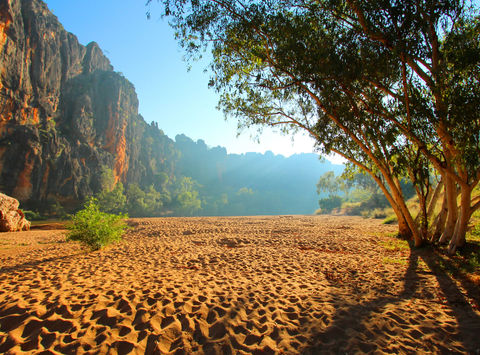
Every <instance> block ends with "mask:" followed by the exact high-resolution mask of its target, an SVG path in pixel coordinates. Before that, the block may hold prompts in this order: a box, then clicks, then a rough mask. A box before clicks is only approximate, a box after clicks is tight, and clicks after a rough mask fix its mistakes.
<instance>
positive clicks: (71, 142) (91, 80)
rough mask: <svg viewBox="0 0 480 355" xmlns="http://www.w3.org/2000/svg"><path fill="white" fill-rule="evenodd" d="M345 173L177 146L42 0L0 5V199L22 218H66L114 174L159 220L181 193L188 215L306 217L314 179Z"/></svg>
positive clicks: (309, 162) (301, 160)
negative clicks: (151, 200)
mask: <svg viewBox="0 0 480 355" xmlns="http://www.w3.org/2000/svg"><path fill="white" fill-rule="evenodd" d="M341 169H342V166H339V165H332V164H330V163H329V162H324V163H320V162H319V161H318V156H316V155H314V154H300V155H294V156H292V157H289V158H285V157H283V156H278V155H273V154H271V153H268V152H267V153H266V154H257V153H248V154H243V155H234V154H227V153H226V150H225V149H224V148H220V147H216V148H208V147H207V145H206V144H205V142H203V141H201V140H200V141H197V142H194V141H192V140H191V139H189V138H188V137H186V136H184V135H180V136H177V137H176V138H175V141H173V140H172V139H170V138H169V137H167V136H166V135H165V134H164V133H163V132H162V131H161V129H160V128H159V127H158V124H156V123H152V124H147V123H146V122H145V120H144V119H143V117H142V116H141V115H139V114H138V99H137V95H136V93H135V88H134V86H133V85H132V84H131V83H130V82H129V81H128V80H127V79H126V78H124V77H123V76H122V75H121V74H119V73H116V72H114V71H113V68H112V66H111V64H110V62H109V60H108V58H106V57H105V55H104V54H103V52H102V51H101V49H100V48H99V47H98V45H97V44H96V43H94V42H92V43H90V44H88V45H87V46H83V45H81V44H80V43H79V42H78V40H77V38H76V37H75V35H73V34H71V33H68V32H66V31H65V30H64V29H63V26H62V25H61V24H60V23H59V21H58V19H57V18H56V16H54V15H53V14H52V13H51V12H50V11H49V9H48V7H47V6H46V5H45V4H44V3H43V2H42V1H40V0H10V1H3V2H2V3H1V5H0V191H1V192H3V193H6V194H7V195H10V196H13V197H15V198H17V199H19V200H20V201H21V202H22V206H24V207H26V208H28V209H32V210H38V211H42V210H46V209H49V208H50V207H51V206H53V205H56V206H57V207H58V206H59V205H60V207H61V208H63V209H65V210H67V211H73V210H75V209H76V208H78V207H79V206H80V205H81V203H82V202H83V201H84V200H85V198H87V197H88V196H91V195H93V194H98V193H99V192H100V191H101V190H102V189H104V188H105V186H107V185H105V181H104V180H105V176H106V175H108V173H110V175H111V176H112V180H113V185H112V186H110V185H108V186H109V188H112V187H114V186H115V185H118V183H122V184H123V187H124V192H125V193H126V195H127V197H128V196H129V195H128V193H127V192H128V191H129V187H130V186H133V185H134V186H135V187H138V188H139V189H141V190H142V191H147V190H149V189H150V190H151V191H153V190H155V191H160V192H161V193H162V194H163V195H162V196H163V197H162V198H163V200H161V201H160V202H161V203H160V202H159V203H158V206H161V207H158V208H157V209H158V211H157V212H158V213H157V214H158V215H165V214H183V213H182V211H187V209H183V210H182V209H181V208H180V207H179V206H181V205H182V203H184V202H185V201H184V200H182V199H185V198H186V197H185V196H186V195H185V191H187V190H188V191H189V193H190V192H192V193H190V195H189V196H190V197H189V198H193V199H197V200H198V201H199V204H195V206H196V207H195V208H194V209H188V211H189V212H188V214H205V215H232V214H296V213H302V214H303V213H312V212H313V211H314V210H315V208H316V206H317V199H318V197H317V195H316V192H315V183H316V182H317V180H318V178H319V177H320V175H321V174H322V173H323V172H325V171H328V170H335V171H336V172H337V173H338V172H339V171H341ZM185 178H189V179H185ZM186 182H188V187H187V186H186ZM152 189H153V190H152ZM193 192H194V193H193ZM145 201H146V200H145ZM182 201H183V202H182ZM145 203H146V202H145ZM160 210H161V211H160Z"/></svg>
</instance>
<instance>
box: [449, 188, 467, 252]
mask: <svg viewBox="0 0 480 355" xmlns="http://www.w3.org/2000/svg"><path fill="white" fill-rule="evenodd" d="M471 199H472V188H471V187H470V186H468V185H466V186H462V188H461V203H460V216H459V218H458V220H457V223H456V225H455V232H454V234H453V237H452V239H451V240H450V245H449V246H448V253H449V254H450V255H453V254H455V251H456V250H457V248H461V247H463V246H464V245H465V242H466V240H465V235H466V234H467V227H468V222H469V221H470V216H471V207H470V202H471Z"/></svg>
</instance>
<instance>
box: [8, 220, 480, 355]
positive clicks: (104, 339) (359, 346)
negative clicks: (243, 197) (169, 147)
mask: <svg viewBox="0 0 480 355" xmlns="http://www.w3.org/2000/svg"><path fill="white" fill-rule="evenodd" d="M132 224H133V225H134V228H133V229H132V230H130V231H129V232H128V234H127V236H126V237H125V240H124V242H122V243H119V244H116V245H114V246H112V247H109V248H107V249H105V250H101V251H97V252H92V253H85V252H84V251H82V250H81V249H80V247H79V246H78V244H75V243H70V242H69V243H65V242H63V240H64V232H62V231H56V230H55V231H43V230H40V231H31V232H22V233H16V234H15V235H5V234H2V235H0V239H1V240H3V241H4V243H5V244H0V246H2V245H8V246H11V247H6V248H2V249H0V267H1V270H0V352H7V353H12V354H13V353H22V352H27V353H28V352H32V353H34V352H37V351H39V350H40V351H42V350H49V351H52V352H57V353H92V354H93V353H109V352H110V353H119V354H128V353H148V354H154V353H158V354H160V353H162V354H190V353H199V354H201V353H206V354H229V353H232V354H251V353H254V354H255V353H258V354H278V353H284V354H297V353H311V354H317V353H339V352H342V353H355V352H373V351H379V352H390V353H413V352H420V353H425V352H433V353H465V352H471V353H474V352H475V351H476V350H477V348H478V349H480V345H479V342H478V329H480V314H479V313H478V311H477V310H476V308H475V306H474V305H475V304H476V303H475V302H477V301H478V298H477V297H478V292H477V293H475V291H472V290H470V289H468V288H465V287H463V286H462V285H461V284H460V283H459V282H457V281H455V280H452V279H450V278H449V277H448V275H443V274H438V272H433V271H432V270H433V269H435V259H432V258H430V257H429V256H428V250H427V251H425V250H418V251H414V252H413V253H411V252H410V250H409V249H401V248H400V249H399V248H397V247H394V248H389V247H388V245H389V244H391V243H392V241H393V240H394V239H393V238H391V237H389V236H388V235H389V234H391V233H392V232H394V231H395V227H392V226H384V225H380V224H379V222H377V221H372V220H365V219H362V218H351V217H329V216H308V217H297V216H295V217H292V216H278V217H231V218H168V219H166V218H165V219H161V218H159V219H137V220H133V221H132ZM21 243H30V244H29V245H19V244H21Z"/></svg>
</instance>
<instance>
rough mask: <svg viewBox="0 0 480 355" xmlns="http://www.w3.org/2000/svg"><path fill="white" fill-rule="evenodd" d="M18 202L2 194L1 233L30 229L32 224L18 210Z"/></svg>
mask: <svg viewBox="0 0 480 355" xmlns="http://www.w3.org/2000/svg"><path fill="white" fill-rule="evenodd" d="M19 206H20V203H19V202H18V200H16V199H14V198H12V197H10V196H7V195H5V194H2V193H0V232H17V231H24V230H29V229H30V222H29V221H27V220H26V219H25V216H24V215H23V212H22V211H21V210H20V209H19V208H18V207H19Z"/></svg>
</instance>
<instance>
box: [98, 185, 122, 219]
mask: <svg viewBox="0 0 480 355" xmlns="http://www.w3.org/2000/svg"><path fill="white" fill-rule="evenodd" d="M96 198H97V201H98V206H99V208H100V210H102V211H103V212H106V213H114V214H116V213H124V212H125V209H126V206H127V197H126V196H125V194H124V190H123V184H122V183H121V182H119V183H118V184H117V185H116V186H115V187H114V188H113V190H111V191H108V190H103V191H102V192H100V193H99V194H98V195H97V196H96Z"/></svg>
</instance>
